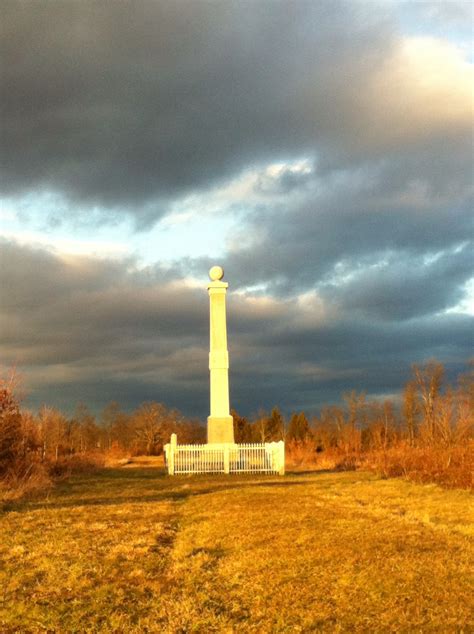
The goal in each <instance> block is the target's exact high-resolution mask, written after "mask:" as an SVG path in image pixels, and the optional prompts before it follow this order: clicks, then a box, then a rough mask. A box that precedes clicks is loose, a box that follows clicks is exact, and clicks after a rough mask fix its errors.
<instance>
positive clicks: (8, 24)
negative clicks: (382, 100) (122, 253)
mask: <svg viewBox="0 0 474 634" xmlns="http://www.w3.org/2000/svg"><path fill="white" fill-rule="evenodd" d="M381 14H382V15H381V18H377V12H374V11H372V10H370V11H369V10H368V8H365V9H364V7H363V5H360V6H359V5H357V4H355V3H346V2H339V1H337V2H334V1H331V2H318V3H315V2H294V3H288V2H260V3H252V4H243V3H242V2H222V3H210V2H209V3H208V2H180V1H178V2H175V1H174V0H173V2H166V1H165V2H151V1H150V2H136V3H133V4H132V3H122V2H120V3H119V2H117V3H106V2H103V3H100V2H87V1H85V2H80V3H71V2H52V1H50V2H48V1H47V2H41V3H35V2H25V3H20V2H5V3H3V5H2V23H3V26H2V49H1V54H2V58H3V60H4V61H3V63H4V72H3V78H2V88H3V90H2V123H3V151H2V164H3V175H4V176H3V183H4V187H5V188H6V192H7V193H8V194H10V195H16V194H21V193H23V192H29V191H38V190H52V191H53V192H57V193H59V194H62V195H63V196H64V197H65V199H66V200H69V201H73V202H76V203H77V202H82V203H84V204H86V205H89V206H90V205H91V204H95V203H96V204H98V205H101V206H105V207H109V208H110V209H111V210H112V211H113V210H120V209H123V208H127V207H131V208H133V210H134V212H135V213H136V214H137V215H138V216H139V217H141V221H143V222H145V221H146V220H153V219H156V218H157V217H159V216H160V215H162V214H163V212H164V210H165V209H166V202H167V201H168V202H169V201H170V200H171V199H172V198H173V197H175V196H177V195H180V194H182V193H184V192H186V191H189V190H191V189H193V188H199V187H207V186H209V184H210V183H211V182H213V181H218V180H222V179H224V178H226V177H228V176H229V175H231V174H233V173H235V172H236V171H239V170H240V169H242V168H243V167H245V166H247V165H248V164H249V163H251V164H255V163H258V162H259V161H265V160H269V159H271V158H273V157H274V156H283V157H286V156H288V155H293V154H301V153H302V152H303V153H304V152H310V153H311V152H313V151H314V148H315V144H316V143H317V142H319V141H321V142H324V143H326V145H327V144H328V143H329V145H330V144H331V143H332V141H333V140H336V141H337V143H339V144H340V143H341V142H342V141H343V136H344V134H347V133H348V131H349V130H350V125H349V126H348V123H349V121H348V120H346V114H347V112H346V111H349V110H350V108H351V102H353V101H354V99H356V98H357V95H356V93H355V89H356V88H355V85H354V86H352V85H351V84H350V82H347V81H346V78H347V77H350V76H354V79H355V78H359V77H362V76H363V75H364V74H365V73H369V74H370V73H371V72H372V70H373V69H376V68H377V67H378V65H379V58H380V57H382V58H383V57H384V56H386V55H387V54H389V53H390V41H391V29H390V26H389V24H388V23H387V21H386V20H385V18H384V15H383V12H381ZM350 136H351V138H352V139H353V140H354V134H353V133H351V134H350ZM343 145H347V144H345V142H343Z"/></svg>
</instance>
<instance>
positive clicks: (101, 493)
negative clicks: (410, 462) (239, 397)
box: [0, 466, 474, 633]
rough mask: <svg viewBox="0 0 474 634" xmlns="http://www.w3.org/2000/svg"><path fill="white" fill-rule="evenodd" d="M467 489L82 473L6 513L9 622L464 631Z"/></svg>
mask: <svg viewBox="0 0 474 634" xmlns="http://www.w3.org/2000/svg"><path fill="white" fill-rule="evenodd" d="M473 526H474V511H473V506H472V496H471V495H470V494H469V493H468V492H467V491H460V490H451V491H445V490H442V489H440V488H438V487H436V486H435V485H418V484H414V483H410V482H405V481H402V480H380V479H378V478H377V477H376V476H374V475H370V474H365V473H360V472H348V473H325V472H319V473H310V474H305V473H300V474H294V475H288V476H285V477H284V478H278V477H251V476H241V477H240V476H239V477H234V476H227V477H226V476H214V477H206V476H198V477H194V478H190V477H175V478H168V477H167V476H164V475H163V472H162V470H159V469H156V468H151V467H147V466H141V467H140V466H139V467H135V468H133V467H128V468H122V469H115V470H114V469H109V470H103V471H98V472H96V473H94V474H91V475H85V474H84V475H76V476H73V477H72V478H71V479H70V480H69V481H67V482H62V483H60V485H59V486H58V487H57V488H56V489H55V490H53V491H52V492H50V494H49V495H48V497H47V498H46V499H44V500H36V501H29V502H21V503H20V502H16V503H12V504H10V506H9V508H8V509H7V511H6V512H4V513H3V515H2V516H0V534H1V536H2V539H1V543H0V556H1V558H2V560H3V562H2V566H1V567H0V600H1V604H0V605H1V608H0V624H1V627H0V630H1V631H2V632H42V631H54V632H86V631H87V632H136V633H138V632H176V633H177V632H205V633H207V632H255V633H262V632H263V633H266V632H310V631H314V632H364V633H367V632H425V631H427V632H428V631H429V632H443V633H444V632H470V631H473V628H474V620H473V618H472V616H473V611H472V608H473V606H472V596H473V593H474V583H473V568H472V561H473V560H474V546H473V538H474V528H473Z"/></svg>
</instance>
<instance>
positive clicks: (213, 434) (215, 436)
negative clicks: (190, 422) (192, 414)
mask: <svg viewBox="0 0 474 634" xmlns="http://www.w3.org/2000/svg"><path fill="white" fill-rule="evenodd" d="M207 442H208V443H209V444H214V443H219V444H222V443H233V442H234V419H233V418H232V416H209V417H208V419H207Z"/></svg>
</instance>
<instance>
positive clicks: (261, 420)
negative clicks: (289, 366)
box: [233, 361, 474, 454]
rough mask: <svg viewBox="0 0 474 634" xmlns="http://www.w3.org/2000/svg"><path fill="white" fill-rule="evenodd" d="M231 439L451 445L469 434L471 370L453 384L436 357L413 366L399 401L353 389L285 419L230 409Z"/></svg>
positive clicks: (328, 445)
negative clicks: (316, 409) (311, 412)
mask: <svg viewBox="0 0 474 634" xmlns="http://www.w3.org/2000/svg"><path fill="white" fill-rule="evenodd" d="M233 416H234V432H235V439H236V442H269V441H273V440H286V441H287V442H289V443H302V442H307V441H312V442H313V443H314V445H315V451H316V452H317V453H319V452H322V451H325V450H327V449H338V450H340V451H341V452H343V453H356V454H357V453H360V452H364V451H370V450H374V449H376V450H377V449H387V448H388V447H390V446H393V445H394V444H397V443H399V442H400V441H403V442H405V443H406V444H407V445H408V446H412V447H415V446H430V445H431V446H433V445H437V446H445V447H449V446H454V445H457V444H460V443H463V442H465V441H467V440H469V439H471V438H472V435H473V424H474V372H473V370H472V369H471V370H470V371H468V372H466V373H463V374H461V375H460V376H459V377H458V379H457V381H456V382H455V384H447V383H446V381H445V368H444V366H443V364H441V363H439V362H438V361H429V362H427V363H426V364H423V365H413V367H412V376H411V378H410V379H409V381H407V383H406V384H405V386H404V389H403V393H402V395H401V399H400V401H399V402H394V400H392V399H384V400H378V399H377V400H374V399H372V400H370V399H367V397H366V394H365V393H364V392H356V391H354V390H352V391H349V392H346V393H344V394H343V395H342V404H341V405H328V406H325V407H323V408H322V409H321V411H320V413H319V415H316V416H312V417H310V418H308V417H307V415H306V414H305V412H296V413H293V414H292V415H291V416H290V418H289V419H288V420H285V418H284V417H283V416H282V414H281V412H280V410H279V409H278V408H277V407H275V408H274V409H273V410H272V411H271V412H270V413H265V412H263V411H261V412H259V414H258V415H257V416H256V417H255V418H254V419H253V420H248V419H247V418H245V417H242V416H239V414H238V413H237V412H235V411H234V412H233Z"/></svg>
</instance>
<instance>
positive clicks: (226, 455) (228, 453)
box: [224, 445, 230, 473]
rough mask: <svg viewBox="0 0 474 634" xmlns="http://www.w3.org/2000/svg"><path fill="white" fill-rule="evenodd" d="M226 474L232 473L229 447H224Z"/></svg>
mask: <svg viewBox="0 0 474 634" xmlns="http://www.w3.org/2000/svg"><path fill="white" fill-rule="evenodd" d="M224 473H230V452H229V445H224Z"/></svg>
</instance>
